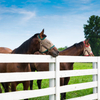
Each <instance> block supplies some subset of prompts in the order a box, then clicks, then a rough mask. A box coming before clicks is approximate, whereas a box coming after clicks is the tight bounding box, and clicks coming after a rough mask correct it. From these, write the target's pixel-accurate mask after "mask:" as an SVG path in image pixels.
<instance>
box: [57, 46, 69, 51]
mask: <svg viewBox="0 0 100 100" xmlns="http://www.w3.org/2000/svg"><path fill="white" fill-rule="evenodd" d="M66 48H67V46H65V47H61V48H58V50H59V51H63V50H64V49H66Z"/></svg>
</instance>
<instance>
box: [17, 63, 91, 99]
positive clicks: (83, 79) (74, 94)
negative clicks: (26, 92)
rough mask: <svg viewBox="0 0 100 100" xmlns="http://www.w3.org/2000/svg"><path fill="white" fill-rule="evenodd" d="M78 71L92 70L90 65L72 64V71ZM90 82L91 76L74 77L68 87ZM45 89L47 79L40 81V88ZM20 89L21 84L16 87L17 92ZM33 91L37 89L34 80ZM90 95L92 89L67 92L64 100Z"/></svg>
mask: <svg viewBox="0 0 100 100" xmlns="http://www.w3.org/2000/svg"><path fill="white" fill-rule="evenodd" d="M79 69H81V70H82V69H92V63H74V70H79ZM91 81H92V75H87V76H75V77H71V78H70V81H69V85H70V84H77V83H84V82H91ZM47 87H49V79H45V80H42V88H47ZM22 89H23V87H22V84H19V85H18V86H17V90H22ZM33 89H38V87H37V81H36V80H34V83H33ZM92 93H93V88H90V89H84V90H78V91H73V92H68V93H67V94H66V99H69V98H74V97H79V96H84V95H88V94H92ZM29 100H49V96H43V97H37V98H30V99H29Z"/></svg>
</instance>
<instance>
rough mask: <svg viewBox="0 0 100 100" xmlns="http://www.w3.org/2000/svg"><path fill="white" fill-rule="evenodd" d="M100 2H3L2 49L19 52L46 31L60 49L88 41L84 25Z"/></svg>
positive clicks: (0, 0) (0, 11)
mask: <svg viewBox="0 0 100 100" xmlns="http://www.w3.org/2000/svg"><path fill="white" fill-rule="evenodd" d="M92 15H96V16H100V0H0V47H8V48H11V49H15V48H17V47H18V46H20V45H21V44H22V43H23V42H24V41H26V40H27V39H29V38H30V37H31V36H33V35H34V34H35V33H40V32H41V31H42V29H44V33H45V34H46V35H47V38H48V39H49V40H50V41H52V43H53V44H54V45H55V46H56V47H57V48H60V47H65V46H67V47H69V46H71V45H73V44H75V43H78V42H81V41H84V40H85V38H84V37H85V36H84V28H83V27H84V24H87V20H88V19H89V17H90V16H92Z"/></svg>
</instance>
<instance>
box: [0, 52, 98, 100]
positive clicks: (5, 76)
mask: <svg viewBox="0 0 100 100" xmlns="http://www.w3.org/2000/svg"><path fill="white" fill-rule="evenodd" d="M38 62H39V63H49V71H48V72H21V73H19V72H17V73H0V82H13V81H25V80H37V79H49V80H50V81H49V88H46V89H40V90H27V91H16V92H9V93H1V94H0V99H1V100H6V99H8V100H19V99H25V98H34V97H38V96H45V95H50V96H49V100H60V93H63V92H70V91H76V90H81V89H87V88H94V92H93V94H90V95H87V96H82V97H78V98H72V99H68V100H80V99H81V100H100V67H99V66H100V57H82V56H58V57H56V58H53V57H51V56H49V55H21V54H0V63H38ZM64 62H69V63H71V62H92V63H93V69H87V70H69V71H68V70H67V71H60V63H64ZM81 75H93V82H86V83H80V84H73V85H66V86H60V78H61V77H70V76H81ZM12 95H13V96H12Z"/></svg>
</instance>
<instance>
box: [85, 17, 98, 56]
mask: <svg viewBox="0 0 100 100" xmlns="http://www.w3.org/2000/svg"><path fill="white" fill-rule="evenodd" d="M87 23H88V24H85V25H84V35H85V38H86V39H90V45H91V47H92V50H93V53H94V55H95V56H100V17H99V16H95V15H92V16H91V17H90V18H89V20H88V21H87Z"/></svg>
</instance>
